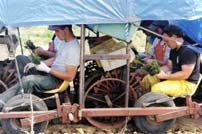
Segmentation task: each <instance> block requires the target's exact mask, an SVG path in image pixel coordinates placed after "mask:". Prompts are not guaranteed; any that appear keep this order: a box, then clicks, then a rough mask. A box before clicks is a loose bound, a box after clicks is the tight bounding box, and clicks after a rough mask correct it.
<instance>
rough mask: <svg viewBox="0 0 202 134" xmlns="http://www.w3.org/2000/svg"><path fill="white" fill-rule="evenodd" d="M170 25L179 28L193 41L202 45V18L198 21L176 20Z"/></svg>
mask: <svg viewBox="0 0 202 134" xmlns="http://www.w3.org/2000/svg"><path fill="white" fill-rule="evenodd" d="M169 23H171V24H174V25H177V26H179V27H180V28H181V29H183V31H184V33H185V34H186V35H187V36H189V37H190V38H191V39H192V40H194V41H195V42H196V43H199V44H202V18H201V19H196V20H174V21H170V22H169Z"/></svg>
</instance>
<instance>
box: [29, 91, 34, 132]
mask: <svg viewBox="0 0 202 134" xmlns="http://www.w3.org/2000/svg"><path fill="white" fill-rule="evenodd" d="M30 108H31V132H30V133H31V134H34V113H33V103H32V94H30Z"/></svg>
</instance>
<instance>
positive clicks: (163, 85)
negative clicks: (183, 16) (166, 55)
mask: <svg viewBox="0 0 202 134" xmlns="http://www.w3.org/2000/svg"><path fill="white" fill-rule="evenodd" d="M163 36H164V37H163V40H164V42H166V44H167V45H168V47H170V48H171V52H170V61H169V62H168V64H167V65H165V66H163V67H162V68H161V72H160V73H159V74H157V75H156V76H157V77H158V78H159V79H165V81H163V82H160V83H157V84H155V85H153V86H152V92H161V93H164V94H167V95H169V96H175V97H176V96H184V95H192V94H193V93H194V92H195V91H194V90H195V89H196V83H197V81H198V79H199V71H200V70H199V69H200V68H199V54H197V53H196V52H194V51H193V50H191V49H190V48H188V47H187V45H185V44H186V43H185V41H184V39H183V32H182V31H181V29H180V28H178V27H177V26H175V25H168V26H167V27H165V29H164V33H163Z"/></svg>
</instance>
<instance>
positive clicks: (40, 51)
mask: <svg viewBox="0 0 202 134" xmlns="http://www.w3.org/2000/svg"><path fill="white" fill-rule="evenodd" d="M34 53H36V54H38V55H40V56H46V57H54V56H55V55H56V54H55V52H52V51H48V50H44V49H43V48H41V47H39V48H36V49H35V50H34Z"/></svg>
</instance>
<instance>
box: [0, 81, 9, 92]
mask: <svg viewBox="0 0 202 134" xmlns="http://www.w3.org/2000/svg"><path fill="white" fill-rule="evenodd" d="M7 89H8V87H7V86H6V84H5V83H4V82H3V81H1V80H0V93H2V92H4V91H6V90H7Z"/></svg>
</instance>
